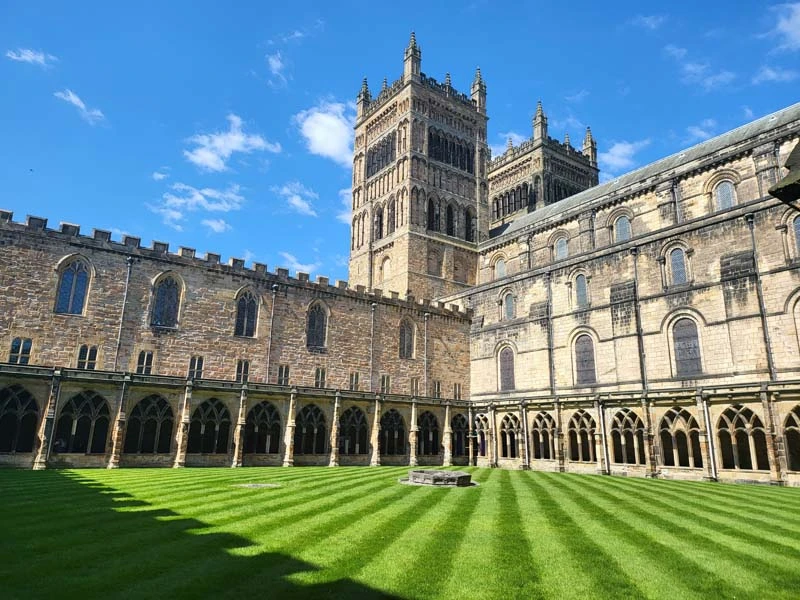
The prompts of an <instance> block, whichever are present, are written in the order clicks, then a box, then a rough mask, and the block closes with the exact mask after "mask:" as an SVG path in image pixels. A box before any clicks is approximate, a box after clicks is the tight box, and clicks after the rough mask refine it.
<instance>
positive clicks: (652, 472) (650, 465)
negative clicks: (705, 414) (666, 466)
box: [637, 396, 691, 477]
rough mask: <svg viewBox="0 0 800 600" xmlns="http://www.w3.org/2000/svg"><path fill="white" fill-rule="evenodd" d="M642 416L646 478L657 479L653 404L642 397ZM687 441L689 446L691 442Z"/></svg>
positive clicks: (658, 443) (656, 443)
mask: <svg viewBox="0 0 800 600" xmlns="http://www.w3.org/2000/svg"><path fill="white" fill-rule="evenodd" d="M642 414H643V415H644V462H645V465H646V467H647V476H648V477H657V476H658V461H657V460H656V447H658V448H659V451H660V450H661V447H660V440H659V438H658V437H657V436H656V435H655V434H654V432H653V403H652V402H650V401H649V400H648V399H647V398H645V397H644V396H642ZM687 441H688V442H689V445H691V440H687ZM659 454H660V452H659ZM637 458H638V457H637Z"/></svg>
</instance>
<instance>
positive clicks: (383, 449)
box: [379, 408, 406, 456]
mask: <svg viewBox="0 0 800 600" xmlns="http://www.w3.org/2000/svg"><path fill="white" fill-rule="evenodd" d="M379 444H380V448H379V449H380V453H381V456H402V455H404V454H405V453H406V425H405V421H403V417H402V415H400V413H399V412H397V411H396V410H395V409H394V408H392V409H389V410H387V411H386V412H385V413H383V416H382V417H381V433H380V437H379Z"/></svg>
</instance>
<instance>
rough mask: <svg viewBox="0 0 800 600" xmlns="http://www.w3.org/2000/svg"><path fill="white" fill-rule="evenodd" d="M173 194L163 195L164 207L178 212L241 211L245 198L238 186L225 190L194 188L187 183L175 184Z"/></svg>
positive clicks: (230, 186)
mask: <svg viewBox="0 0 800 600" xmlns="http://www.w3.org/2000/svg"><path fill="white" fill-rule="evenodd" d="M170 189H171V190H172V191H171V192H165V193H164V195H163V200H164V205H165V206H167V207H169V208H172V209H176V210H189V211H195V210H205V211H208V212H231V211H234V210H239V209H240V208H241V207H242V204H243V203H244V196H242V195H241V194H240V193H239V190H240V188H239V186H238V185H229V186H228V188H227V189H225V190H217V189H214V188H201V189H198V188H196V187H192V186H191V185H186V184H185V183H173V184H172V185H171V186H170Z"/></svg>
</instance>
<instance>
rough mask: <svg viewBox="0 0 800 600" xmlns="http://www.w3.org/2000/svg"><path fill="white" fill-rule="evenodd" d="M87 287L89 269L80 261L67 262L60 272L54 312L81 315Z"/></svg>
mask: <svg viewBox="0 0 800 600" xmlns="http://www.w3.org/2000/svg"><path fill="white" fill-rule="evenodd" d="M88 287H89V267H88V266H87V265H86V263H85V262H84V261H82V260H80V259H75V260H73V261H71V262H69V263H68V264H67V265H66V266H65V267H64V268H63V269H62V270H61V276H60V278H59V281H58V294H57V295H56V312H57V313H62V314H68V315H79V314H81V313H83V305H84V302H85V300H86V290H87V289H88Z"/></svg>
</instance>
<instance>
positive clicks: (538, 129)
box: [533, 100, 547, 140]
mask: <svg viewBox="0 0 800 600" xmlns="http://www.w3.org/2000/svg"><path fill="white" fill-rule="evenodd" d="M533 139H534V140H546V139H547V116H545V114H544V109H543V108H542V101H541V100H539V101H537V102H536V114H535V115H534V117H533Z"/></svg>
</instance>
